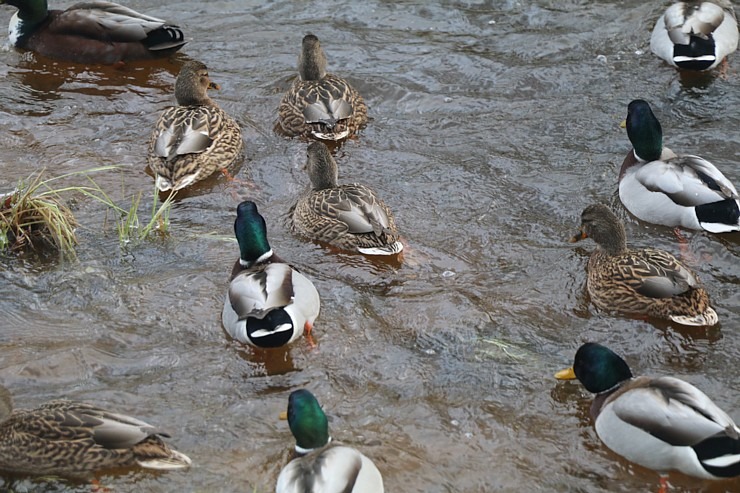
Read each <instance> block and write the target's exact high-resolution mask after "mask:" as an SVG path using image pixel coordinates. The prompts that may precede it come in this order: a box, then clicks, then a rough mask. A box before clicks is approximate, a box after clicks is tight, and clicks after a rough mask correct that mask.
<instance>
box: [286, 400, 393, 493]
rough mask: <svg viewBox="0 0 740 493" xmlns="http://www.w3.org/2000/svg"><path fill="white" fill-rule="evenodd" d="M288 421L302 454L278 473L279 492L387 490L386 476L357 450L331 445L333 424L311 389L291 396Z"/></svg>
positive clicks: (380, 492) (365, 492)
mask: <svg viewBox="0 0 740 493" xmlns="http://www.w3.org/2000/svg"><path fill="white" fill-rule="evenodd" d="M288 424H289V425H290V431H291V432H292V433H293V436H294V437H295V440H296V445H295V452H296V454H297V455H298V457H297V458H295V459H293V460H292V461H290V462H289V463H288V465H286V466H285V467H284V468H283V470H282V471H280V476H278V480H277V486H276V487H275V493H383V491H384V489H383V477H382V476H381V475H380V471H378V468H377V467H376V466H375V464H374V463H373V461H371V460H370V459H368V458H367V457H366V456H364V455H363V454H361V453H360V452H358V451H357V450H355V449H353V448H350V447H346V446H342V445H330V444H329V442H331V437H330V436H329V424H328V421H327V419H326V415H325V414H324V411H323V410H322V409H321V406H320V405H319V402H318V401H317V400H316V397H314V395H313V394H312V393H311V392H309V391H308V390H304V389H300V390H296V391H294V392H292V393H291V394H290V397H289V398H288Z"/></svg>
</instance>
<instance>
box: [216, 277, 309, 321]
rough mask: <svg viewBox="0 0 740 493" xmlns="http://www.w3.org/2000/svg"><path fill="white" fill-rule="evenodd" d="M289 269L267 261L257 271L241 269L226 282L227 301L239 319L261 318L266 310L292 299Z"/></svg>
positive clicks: (282, 304) (288, 302)
mask: <svg viewBox="0 0 740 493" xmlns="http://www.w3.org/2000/svg"><path fill="white" fill-rule="evenodd" d="M294 297H295V294H294V290H293V269H292V268H291V267H290V266H289V265H288V264H269V265H268V266H266V267H265V268H264V269H262V270H259V271H245V272H243V273H242V274H239V275H238V276H236V277H235V278H234V279H233V280H232V281H231V284H230V285H229V301H230V302H231V307H232V308H233V309H234V311H235V312H236V314H237V315H238V316H239V318H240V319H244V318H246V317H258V318H261V317H263V316H264V315H265V314H266V313H267V312H268V311H270V310H272V309H274V308H278V307H284V306H287V305H289V304H291V303H292V302H293V299H294Z"/></svg>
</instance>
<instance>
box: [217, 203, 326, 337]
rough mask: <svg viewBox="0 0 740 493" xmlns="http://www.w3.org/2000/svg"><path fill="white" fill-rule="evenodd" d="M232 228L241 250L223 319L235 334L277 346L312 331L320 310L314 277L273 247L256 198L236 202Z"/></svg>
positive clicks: (232, 273) (231, 281) (227, 294)
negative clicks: (297, 267) (280, 254)
mask: <svg viewBox="0 0 740 493" xmlns="http://www.w3.org/2000/svg"><path fill="white" fill-rule="evenodd" d="M234 233H235V234H236V239H237V241H238V242H239V251H240V253H241V255H240V258H239V260H237V261H236V263H235V264H234V268H233V269H232V271H231V280H230V284H229V290H228V292H227V293H226V299H225V301H224V310H223V314H222V317H221V318H222V321H223V324H224V327H225V328H226V331H227V332H228V333H229V335H231V337H233V338H235V339H237V340H239V341H241V342H246V343H248V344H252V345H253V346H258V347H278V346H283V345H285V344H288V343H289V342H292V341H294V340H296V339H297V338H298V337H300V336H301V334H303V331H304V329H305V330H306V332H309V333H310V331H311V328H312V327H313V322H314V320H316V317H317V316H318V315H319V307H320V303H319V293H318V292H317V291H316V288H315V287H314V285H313V283H312V282H311V281H309V280H308V278H306V277H305V276H304V275H303V274H301V273H300V272H298V271H297V270H296V269H294V268H293V267H291V266H290V265H289V264H286V263H285V262H284V261H283V260H281V259H280V258H278V256H277V255H275V254H274V253H273V252H272V248H270V244H269V243H268V242H267V226H266V224H265V219H264V218H263V217H262V216H261V215H260V213H259V212H257V205H255V203H254V202H250V201H245V202H242V203H241V204H239V206H238V207H237V208H236V221H234Z"/></svg>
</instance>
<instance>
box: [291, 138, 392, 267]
mask: <svg viewBox="0 0 740 493" xmlns="http://www.w3.org/2000/svg"><path fill="white" fill-rule="evenodd" d="M306 167H307V168H308V175H309V177H310V178H311V188H310V189H309V190H308V192H307V193H304V194H303V195H302V196H301V197H300V198H299V199H298V202H297V203H296V204H295V205H294V206H293V209H292V211H291V219H292V228H293V231H294V232H296V233H299V234H301V235H303V236H306V237H308V238H310V239H312V240H316V241H321V242H324V243H328V244H330V245H334V246H336V247H338V248H342V249H344V250H350V251H356V252H360V253H364V254H366V255H395V254H397V253H399V252H401V250H403V244H402V243H401V242H400V241H398V231H397V230H396V223H395V221H394V220H393V213H391V210H390V209H389V208H388V206H387V205H385V203H384V202H383V201H381V200H380V199H379V198H378V196H377V195H376V194H375V192H374V191H373V190H371V189H370V188H368V187H366V186H365V185H360V184H358V183H352V184H349V185H337V175H338V171H337V163H336V161H335V160H334V158H333V157H332V155H331V153H330V152H329V149H328V148H327V147H326V145H325V144H324V143H323V142H314V143H312V144H311V145H309V146H308V163H307V164H306Z"/></svg>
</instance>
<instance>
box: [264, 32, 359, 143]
mask: <svg viewBox="0 0 740 493" xmlns="http://www.w3.org/2000/svg"><path fill="white" fill-rule="evenodd" d="M298 74H299V77H298V78H297V79H295V80H294V81H293V84H292V85H291V86H290V89H288V92H287V93H286V94H285V96H283V100H282V101H281V102H280V107H279V108H278V122H279V124H280V127H281V128H282V130H283V131H284V132H285V134H286V135H289V136H290V137H295V136H308V135H311V136H313V137H315V138H317V139H323V140H335V141H336V140H341V139H344V138H346V137H349V136H351V135H352V134H354V133H355V132H357V131H358V130H359V129H360V127H362V126H363V125H364V124H365V123H366V122H367V105H366V104H365V101H364V100H363V99H362V96H360V93H358V92H357V91H356V90H355V89H354V88H352V86H350V85H349V83H348V82H347V81H346V80H344V79H343V78H341V77H338V76H336V75H334V74H328V73H327V72H326V55H324V50H323V49H322V48H321V44H320V43H319V38H317V37H316V36H314V35H313V34H308V35H306V36H305V37H304V38H303V48H302V50H301V54H300V56H299V57H298Z"/></svg>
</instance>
